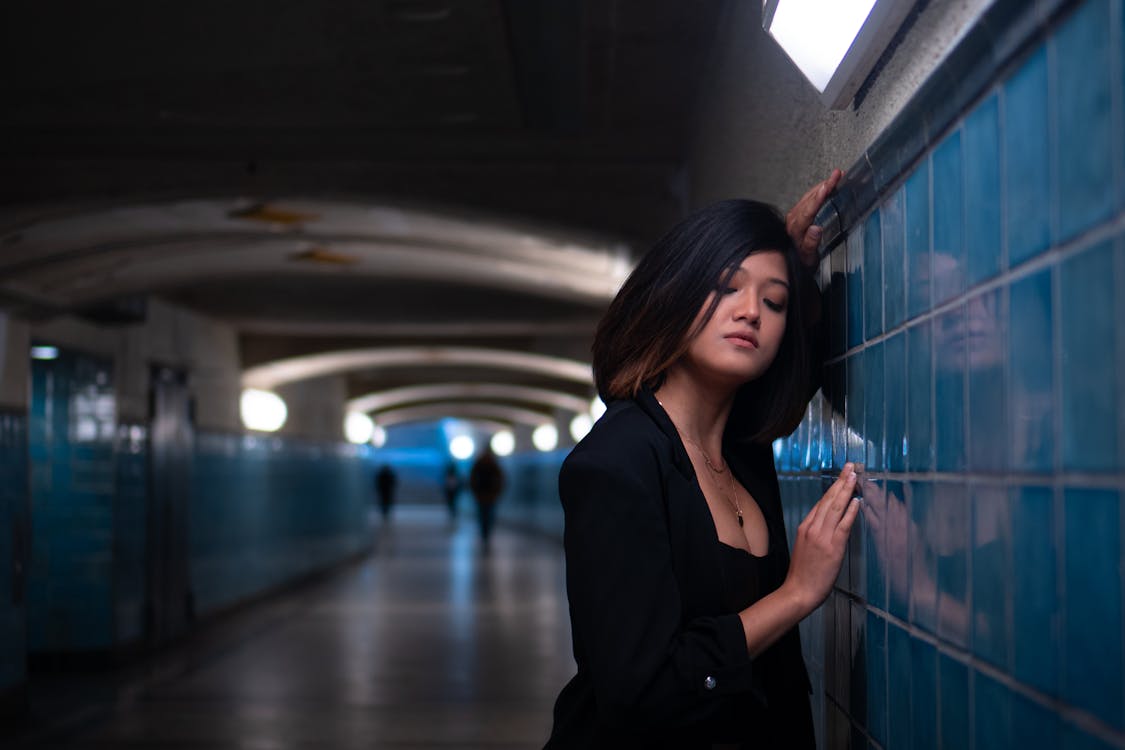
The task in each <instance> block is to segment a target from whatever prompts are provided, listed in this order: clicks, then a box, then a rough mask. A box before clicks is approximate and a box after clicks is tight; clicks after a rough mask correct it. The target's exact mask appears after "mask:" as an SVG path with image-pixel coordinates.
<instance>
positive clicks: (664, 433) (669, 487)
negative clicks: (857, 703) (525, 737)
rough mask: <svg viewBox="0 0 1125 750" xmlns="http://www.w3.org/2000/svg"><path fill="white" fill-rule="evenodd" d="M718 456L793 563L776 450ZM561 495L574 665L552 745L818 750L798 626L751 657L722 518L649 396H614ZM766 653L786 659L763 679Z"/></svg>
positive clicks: (748, 448) (567, 467)
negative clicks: (732, 594)
mask: <svg viewBox="0 0 1125 750" xmlns="http://www.w3.org/2000/svg"><path fill="white" fill-rule="evenodd" d="M724 457H725V458H726V460H727V462H728V465H729V466H730V467H731V470H732V471H733V472H734V473H735V476H737V477H738V479H739V480H740V481H741V482H742V483H743V486H745V487H746V489H747V490H748V491H749V492H750V493H751V494H752V495H753V496H754V499H755V500H757V502H758V504H759V506H760V507H761V510H762V513H763V515H764V516H765V517H766V521H767V523H768V524H769V525H770V529H771V536H770V543H771V546H773V547H775V548H776V547H780V550H779V551H780V553H781V554H782V555H784V562H785V565H786V566H788V563H789V553H788V549H787V543H786V541H785V531H784V521H783V518H782V511H781V502H780V498H779V493H778V484H777V473H776V471H775V469H774V464H773V453H772V451H771V450H770V448H769V446H753V445H738V446H736V445H733V444H729V443H728V445H726V446H725V447H724ZM559 494H560V496H561V498H562V502H563V508H564V511H565V518H566V525H565V532H564V542H565V547H566V578H567V595H568V597H569V600H570V619H571V626H572V631H573V645H574V658H575V661H576V662H577V664H578V673H577V675H576V676H575V677H574V679H572V680H571V681H570V682H569V683H568V684H567V686H566V687H565V688H564V689H563V691H562V693H561V694H560V695H559V698H558V701H557V702H556V704H555V714H554V728H553V730H552V733H551V738H550V740H549V741H548V743H547V748H550V749H551V750H558V749H560V748H596V747H642V746H648V747H652V746H669V747H673V746H674V747H681V748H690V747H704V748H709V747H710V746H711V743H712V742H732V741H734V742H746V743H747V746H753V747H773V746H775V745H776V746H783V747H786V748H800V747H812V746H813V745H814V742H813V733H812V720H811V714H810V711H809V699H808V692H809V682H808V674H807V672H806V670H805V665H804V661H803V659H802V658H801V651H800V642H799V639H798V635H797V629H796V628H793V629H792V630H790V631H789V632H788V633H787V634H786V635H785V636H784V637H783V638H782V639H781V640H779V641H778V642H777V643H775V644H774V645H773V646H771V648H770V649H768V650H767V651H766V652H765V653H764V654H762V655H761V656H759V657H758V659H755V660H751V659H750V656H749V653H748V651H747V649H746V636H745V634H744V632H743V629H742V622H741V620H740V619H739V617H738V613H737V612H729V611H724V605H723V590H722V571H721V569H720V557H719V554H720V547H719V541H718V535H717V532H716V530H715V524H714V520H713V519H712V517H711V512H710V510H709V509H708V506H707V502H706V499H705V498H704V497H703V494H702V491H701V490H700V488H699V484H698V483H697V481H696V478H695V472H694V469H693V468H692V464H691V461H690V459H689V458H688V456H687V453H686V452H685V451H684V447H683V443H682V442H681V441H680V439H679V436H678V434H677V433H676V428H675V426H674V425H673V424H672V422H671V420H670V419H669V418H668V415H667V414H666V413H665V412H664V409H663V408H662V407H661V406H660V405H659V404H658V403H657V401H656V399H655V397H654V396H653V395H652V393H651V392H649V391H647V390H646V391H642V392H641V393H640V394H639V395H638V397H637V398H636V399H625V400H621V401H615V402H613V403H612V404H611V405H610V407H609V409H608V411H607V412H606V414H605V415H604V416H603V417H602V418H601V419H600V420H599V421H598V423H597V424H596V425H595V426H594V429H593V430H592V431H591V432H590V434H589V435H587V436H586V438H585V439H583V440H582V441H581V442H580V443H579V444H578V445H577V446H576V447H575V448H574V450H573V451H572V452H571V454H570V455H569V456H568V457H567V459H566V461H565V462H564V463H563V467H562V471H561V472H560V475H559ZM774 532H778V533H780V537H781V538H780V540H778V538H777V536H776V535H775V533H774ZM762 593H763V595H764V594H765V593H767V592H762ZM767 654H768V655H769V656H768V659H769V662H770V664H771V665H778V666H780V669H779V668H777V667H774V671H773V672H772V675H773V676H772V677H771V684H769V685H767V684H765V683H764V681H763V679H762V675H761V671H762V669H756V664H758V663H763V659H766V658H767ZM779 679H780V680H781V681H782V682H783V683H785V684H784V685H781V686H780V688H782V689H780V690H779V689H778V688H779V686H778V685H777V684H772V683H776V682H777V681H778V680H779Z"/></svg>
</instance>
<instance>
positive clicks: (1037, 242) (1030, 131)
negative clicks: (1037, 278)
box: [1004, 47, 1051, 266]
mask: <svg viewBox="0 0 1125 750" xmlns="http://www.w3.org/2000/svg"><path fill="white" fill-rule="evenodd" d="M1048 122H1049V120H1048V117H1047V49H1046V47H1043V48H1040V49H1039V51H1037V52H1036V53H1035V54H1034V55H1032V56H1031V58H1030V59H1029V60H1028V61H1027V62H1026V63H1024V65H1023V67H1022V68H1020V69H1019V71H1017V72H1016V74H1015V75H1014V76H1012V78H1011V80H1009V81H1008V83H1007V84H1005V86H1004V154H1005V159H1004V197H1005V202H1004V206H1005V212H1006V217H1007V228H1008V263H1009V265H1011V266H1016V265H1018V264H1020V263H1022V262H1023V261H1025V260H1027V259H1028V258H1031V257H1034V256H1035V255H1038V254H1039V253H1041V252H1043V251H1044V250H1046V249H1047V248H1048V247H1049V246H1050V242H1051V212H1050V211H1047V210H1044V209H1045V207H1047V206H1049V205H1051V203H1050V201H1051V184H1050V171H1049V170H1050V163H1051V159H1050V153H1049V152H1048V149H1049V143H1048V139H1047V123H1048Z"/></svg>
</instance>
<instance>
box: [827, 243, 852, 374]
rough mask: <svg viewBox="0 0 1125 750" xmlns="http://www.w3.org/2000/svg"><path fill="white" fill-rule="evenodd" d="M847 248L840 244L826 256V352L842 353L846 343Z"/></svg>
mask: <svg viewBox="0 0 1125 750" xmlns="http://www.w3.org/2000/svg"><path fill="white" fill-rule="evenodd" d="M846 251H847V248H846V247H845V246H844V245H840V246H839V247H837V248H836V249H835V250H833V251H832V255H831V256H829V258H828V265H829V268H830V269H831V274H832V275H831V276H830V277H829V278H830V279H831V280H830V281H829V285H828V310H827V315H828V352H829V354H832V355H839V354H843V352H844V349H846V348H847V343H848V340H847V339H848V288H847V283H848V280H847V276H846V272H847V255H846V254H845V253H846Z"/></svg>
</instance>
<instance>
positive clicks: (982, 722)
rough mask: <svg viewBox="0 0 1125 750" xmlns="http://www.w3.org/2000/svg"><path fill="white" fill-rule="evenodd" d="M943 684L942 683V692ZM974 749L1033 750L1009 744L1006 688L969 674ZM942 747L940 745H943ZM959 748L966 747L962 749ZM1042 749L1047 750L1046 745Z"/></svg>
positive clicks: (1009, 710)
mask: <svg viewBox="0 0 1125 750" xmlns="http://www.w3.org/2000/svg"><path fill="white" fill-rule="evenodd" d="M944 688H945V684H944V682H943V683H942V689H943V690H944ZM973 693H974V694H973V700H974V708H975V710H974V712H973V713H974V714H975V720H974V722H973V739H974V744H975V747H979V748H981V749H982V750H983V749H984V748H1004V747H1034V746H1035V745H1034V744H1027V745H1013V744H1012V740H1011V737H1012V699H1011V693H1010V692H1009V690H1008V688H1007V687H1005V686H1003V685H1001V684H1000V683H998V682H996V681H995V680H993V679H992V678H991V677H989V676H988V675H986V674H983V673H981V672H974V673H973ZM943 745H944V743H943ZM961 747H968V745H967V744H966V745H962V746H961ZM1045 747H1050V746H1049V745H1047V746H1045Z"/></svg>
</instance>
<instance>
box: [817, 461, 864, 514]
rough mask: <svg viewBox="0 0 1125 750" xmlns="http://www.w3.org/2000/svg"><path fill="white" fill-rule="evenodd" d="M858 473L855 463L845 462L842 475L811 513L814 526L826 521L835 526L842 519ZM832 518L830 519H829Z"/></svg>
mask: <svg viewBox="0 0 1125 750" xmlns="http://www.w3.org/2000/svg"><path fill="white" fill-rule="evenodd" d="M855 482H856V473H855V465H854V464H852V463H846V464H844V470H843V471H841V472H840V476H839V477H837V479H836V481H835V482H833V483H832V486H831V487H829V488H828V491H827V492H825V493H824V496H823V497H821V498H820V502H818V503H817V504H816V507H814V508H813V509H812V511H811V512H810V513H809V517H810V518H811V519H812V523H813V525H814V526H817V527H819V526H822V525H824V524H825V523H829V524H831V526H833V527H834V526H835V525H836V523H837V522H838V521H839V520H840V516H841V515H843V513H844V511H845V510H847V502H848V499H849V498H850V497H851V496H852V492H853V490H854V489H855ZM829 519H830V520H829Z"/></svg>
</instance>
